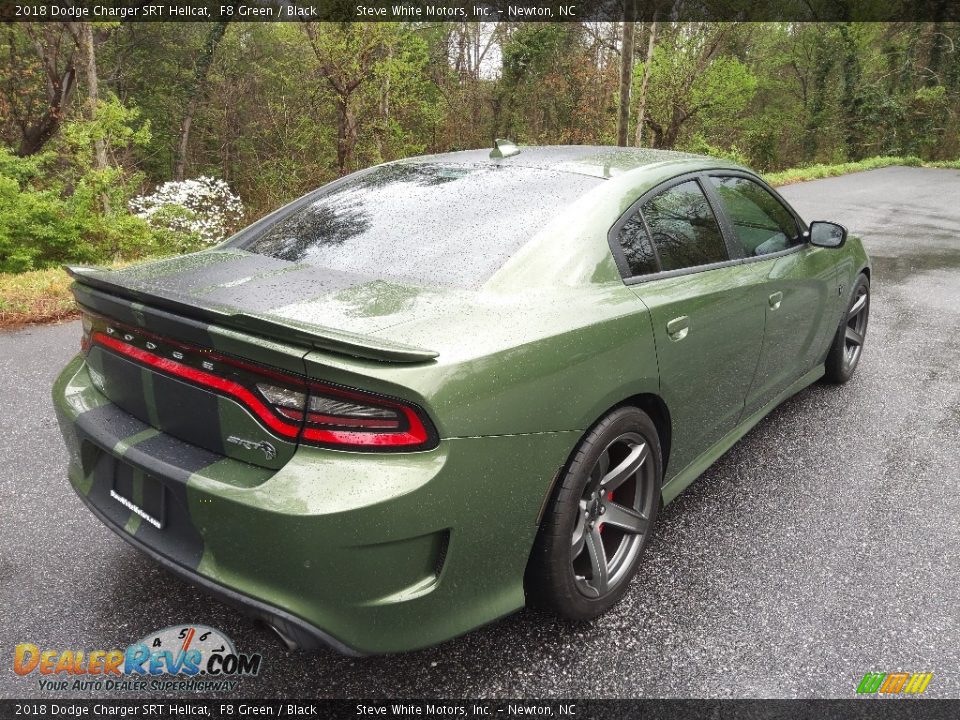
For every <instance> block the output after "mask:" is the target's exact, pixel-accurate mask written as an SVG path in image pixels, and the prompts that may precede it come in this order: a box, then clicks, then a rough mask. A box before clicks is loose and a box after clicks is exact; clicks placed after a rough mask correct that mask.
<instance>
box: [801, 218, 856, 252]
mask: <svg viewBox="0 0 960 720" xmlns="http://www.w3.org/2000/svg"><path fill="white" fill-rule="evenodd" d="M804 234H805V235H806V236H807V239H808V240H809V241H810V244H811V245H816V246H817V247H824V248H838V247H843V244H844V243H845V242H846V241H847V229H846V228H845V227H844V226H843V225H841V224H840V223H834V222H827V221H826V220H815V221H814V222H812V223H810V229H809V230H807V232H806V233H804Z"/></svg>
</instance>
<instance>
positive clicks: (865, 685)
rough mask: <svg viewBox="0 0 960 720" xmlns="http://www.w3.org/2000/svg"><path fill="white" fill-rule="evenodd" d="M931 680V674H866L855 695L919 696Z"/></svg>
mask: <svg viewBox="0 0 960 720" xmlns="http://www.w3.org/2000/svg"><path fill="white" fill-rule="evenodd" d="M932 679H933V673H905V672H898V673H882V672H868V673H867V674H866V675H864V676H863V680H861V681H860V684H859V685H858V686H857V693H858V694H861V695H869V694H873V693H882V694H885V695H897V694H899V693H908V694H911V695H919V694H920V693H922V692H923V691H924V690H926V689H927V685H929V684H930V681H931V680H932Z"/></svg>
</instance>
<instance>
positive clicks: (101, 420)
mask: <svg viewBox="0 0 960 720" xmlns="http://www.w3.org/2000/svg"><path fill="white" fill-rule="evenodd" d="M76 423H77V425H79V426H80V429H81V430H84V431H85V432H87V433H88V434H95V435H96V437H97V442H98V443H99V444H100V445H104V444H107V445H109V446H110V447H113V446H114V445H116V444H117V442H118V441H120V440H123V439H125V438H128V437H130V436H131V435H136V434H137V433H139V432H143V431H144V430H146V429H147V428H149V427H150V426H149V425H147V424H146V423H145V422H143V421H142V420H140V419H139V418H135V417H134V416H133V415H131V414H130V413H126V412H124V411H123V410H121V409H120V408H118V407H117V406H116V405H113V404H112V403H107V404H106V405H101V406H100V407H97V408H93V409H92V410H87V411H86V412H83V413H80V415H78V416H77V419H76Z"/></svg>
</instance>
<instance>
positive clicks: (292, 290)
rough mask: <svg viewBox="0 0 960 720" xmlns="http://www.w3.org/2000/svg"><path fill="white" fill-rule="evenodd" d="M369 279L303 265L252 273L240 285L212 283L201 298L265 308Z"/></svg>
mask: <svg viewBox="0 0 960 720" xmlns="http://www.w3.org/2000/svg"><path fill="white" fill-rule="evenodd" d="M241 277H242V276H241ZM370 281H371V278H370V277H369V276H366V275H358V274H355V273H347V272H341V271H338V270H329V269H326V268H320V267H314V266H312V265H302V266H300V267H298V268H296V269H291V270H288V271H286V272H279V273H271V274H269V275H261V276H259V277H253V278H251V279H250V280H247V281H246V282H243V283H241V284H239V285H232V286H227V287H214V288H211V289H209V290H207V291H204V292H203V293H202V297H203V299H204V301H213V302H216V303H219V304H223V305H229V306H231V307H238V308H242V309H243V310H245V311H255V312H266V311H269V310H273V309H276V308H279V307H282V306H284V305H290V304H291V303H298V302H304V301H306V300H310V299H312V298H316V297H318V296H322V295H325V294H327V293H332V292H336V291H338V290H345V289H347V288H351V287H355V286H357V285H362V284H364V283H367V282H370ZM210 284H211V285H213V284H214V283H210Z"/></svg>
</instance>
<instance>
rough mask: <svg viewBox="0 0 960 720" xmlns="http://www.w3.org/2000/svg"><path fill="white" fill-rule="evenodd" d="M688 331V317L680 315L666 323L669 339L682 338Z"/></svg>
mask: <svg viewBox="0 0 960 720" xmlns="http://www.w3.org/2000/svg"><path fill="white" fill-rule="evenodd" d="M688 332H690V318H689V317H688V316H686V315H681V316H680V317H678V318H674V319H673V320H671V321H670V322H668V323H667V335H669V336H670V339H671V340H683V339H684V338H685V337H686V336H687V333H688Z"/></svg>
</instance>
